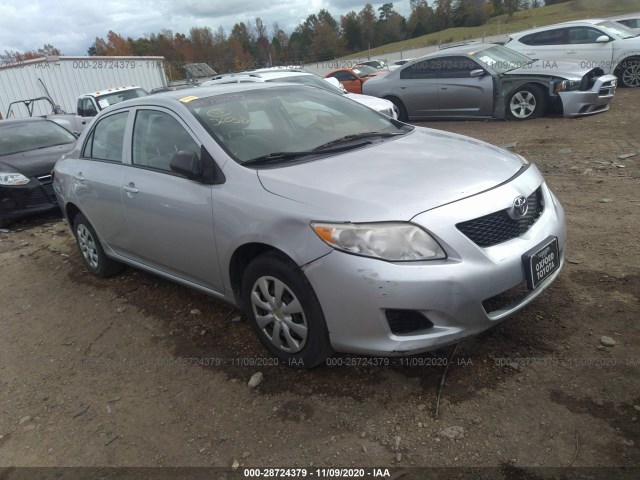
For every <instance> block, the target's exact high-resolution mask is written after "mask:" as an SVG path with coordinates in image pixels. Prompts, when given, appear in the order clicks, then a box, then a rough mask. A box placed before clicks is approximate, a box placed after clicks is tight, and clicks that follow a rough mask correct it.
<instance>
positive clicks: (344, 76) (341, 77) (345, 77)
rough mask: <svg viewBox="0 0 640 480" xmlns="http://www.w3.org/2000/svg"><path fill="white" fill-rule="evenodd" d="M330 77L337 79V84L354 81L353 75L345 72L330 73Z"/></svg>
mask: <svg viewBox="0 0 640 480" xmlns="http://www.w3.org/2000/svg"><path fill="white" fill-rule="evenodd" d="M330 76H331V77H333V78H335V79H337V80H338V81H339V82H347V81H349V80H355V79H356V76H355V75H353V74H351V73H349V72H346V71H344V70H342V71H340V72H336V73H332V74H331V75H330Z"/></svg>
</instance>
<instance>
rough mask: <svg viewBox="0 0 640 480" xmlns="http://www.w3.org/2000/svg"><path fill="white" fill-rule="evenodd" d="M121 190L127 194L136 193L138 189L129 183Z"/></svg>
mask: <svg viewBox="0 0 640 480" xmlns="http://www.w3.org/2000/svg"><path fill="white" fill-rule="evenodd" d="M122 190H124V191H125V192H127V193H138V189H137V188H136V187H135V185H134V184H133V183H130V184H129V185H122Z"/></svg>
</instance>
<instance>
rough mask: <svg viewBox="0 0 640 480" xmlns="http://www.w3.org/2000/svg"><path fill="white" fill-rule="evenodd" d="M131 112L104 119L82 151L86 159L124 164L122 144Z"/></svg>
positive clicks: (92, 132) (97, 124)
mask: <svg viewBox="0 0 640 480" xmlns="http://www.w3.org/2000/svg"><path fill="white" fill-rule="evenodd" d="M128 115H129V112H120V113H116V114H114V115H109V116H108V117H105V118H103V119H102V120H100V121H99V122H98V123H96V125H95V127H94V128H93V130H92V131H91V133H90V134H89V136H88V137H87V141H86V143H85V144H84V148H83V150H82V156H83V157H84V158H91V159H93V160H106V161H111V162H122V143H123V141H124V131H125V127H126V126H127V117H128Z"/></svg>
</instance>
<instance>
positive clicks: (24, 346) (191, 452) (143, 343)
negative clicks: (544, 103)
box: [0, 89, 640, 479]
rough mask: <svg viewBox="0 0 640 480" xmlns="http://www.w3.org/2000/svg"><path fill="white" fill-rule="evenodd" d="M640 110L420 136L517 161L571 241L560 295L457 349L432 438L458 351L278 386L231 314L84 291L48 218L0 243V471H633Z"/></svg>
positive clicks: (135, 274) (630, 98)
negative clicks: (544, 187) (469, 141)
mask: <svg viewBox="0 0 640 480" xmlns="http://www.w3.org/2000/svg"><path fill="white" fill-rule="evenodd" d="M639 106H640V89H638V90H636V91H629V90H624V89H621V90H619V91H618V93H617V95H616V99H615V102H614V105H613V108H612V110H611V111H610V112H608V113H605V114H601V115H597V116H594V117H590V118H584V119H578V120H565V119H562V118H558V117H547V118H544V119H538V120H534V121H530V122H526V123H518V122H456V123H430V124H425V125H427V126H430V127H434V128H439V129H444V130H449V131H454V132H458V133H462V134H466V135H471V136H474V137H477V138H480V139H482V140H486V141H488V142H491V143H493V144H496V145H503V144H507V143H510V142H517V145H516V146H515V148H513V150H514V151H516V152H518V153H520V154H522V155H524V156H526V157H527V158H529V159H530V160H531V161H532V162H534V163H536V164H537V165H538V167H539V168H540V170H541V171H542V172H543V173H544V175H545V177H546V179H547V182H548V183H549V184H550V186H551V187H552V189H553V190H554V191H555V193H556V194H557V196H558V197H559V198H560V200H561V202H562V203H563V204H564V207H565V209H566V212H567V218H568V228H569V247H568V254H567V263H566V265H565V268H564V270H563V272H562V274H561V276H560V277H559V279H558V280H557V282H556V283H555V285H554V287H553V288H551V289H550V290H548V291H547V292H546V293H545V294H544V295H543V296H542V297H541V298H539V299H538V300H537V301H536V302H534V304H533V305H531V306H530V307H528V308H526V309H525V310H524V311H523V312H521V313H520V314H518V315H516V316H515V317H513V318H511V319H509V320H507V321H505V322H504V323H502V324H500V325H499V326H498V327H496V328H494V329H493V330H491V331H489V332H486V333H485V334H483V335H482V336H480V337H478V338H474V339H471V340H467V341H465V342H464V343H462V344H460V345H459V347H458V348H457V351H456V352H455V355H454V356H453V357H452V360H451V363H450V365H449V368H448V371H447V374H446V383H445V385H444V387H443V388H442V396H441V399H440V406H439V416H438V418H437V419H435V418H434V416H435V415H434V414H435V408H436V402H437V395H438V386H439V382H440V379H441V377H442V375H443V373H444V371H445V367H444V366H443V365H444V364H445V362H446V359H447V357H448V356H449V355H451V353H452V348H449V349H446V350H444V351H441V352H436V353H435V354H433V355H425V356H421V357H414V358H413V359H412V360H411V362H409V363H410V365H406V362H405V363H404V364H403V363H400V362H399V361H392V362H391V363H392V365H390V366H387V367H379V366H378V367H375V366H353V365H352V364H354V363H358V362H359V360H358V359H354V358H353V357H349V356H340V357H337V358H338V360H336V363H340V362H341V363H342V364H343V365H342V366H323V367H320V368H318V369H316V370H313V371H310V372H297V371H293V370H290V369H288V368H286V367H283V366H273V365H271V364H270V361H271V360H270V359H269V357H268V355H267V354H266V353H265V352H264V351H263V350H262V349H261V347H260V345H259V344H258V342H257V340H256V339H255V338H254V335H253V333H252V331H251V330H250V327H249V325H248V324H247V323H246V322H240V323H233V322H229V321H228V319H230V318H233V317H235V315H236V313H231V308H230V307H229V306H227V305H224V304H221V303H219V302H217V301H215V300H213V299H211V298H208V297H206V296H204V295H201V294H199V293H196V292H193V291H190V290H188V289H186V288H183V287H180V286H176V285H174V284H171V283H168V282H165V281H164V280H161V279H159V278H157V277H154V276H151V275H148V274H145V273H142V272H140V271H136V270H133V269H128V270H126V271H125V272H124V273H123V274H121V275H119V276H116V277H113V278H110V279H106V280H101V279H97V278H94V277H92V276H91V275H89V274H88V273H87V272H86V271H85V269H84V267H83V265H82V263H81V259H80V256H79V254H78V253H77V250H76V247H75V244H74V242H73V239H72V236H71V234H70V232H69V229H68V228H67V226H66V224H65V223H63V222H62V220H60V219H59V218H56V217H45V218H37V219H32V220H28V221H24V222H22V223H20V224H17V225H14V226H13V227H12V228H11V231H9V232H5V233H1V234H0V261H1V262H2V276H1V277H0V298H2V308H1V309H0V325H1V328H2V335H0V391H1V392H2V393H1V395H0V411H1V415H0V467H8V466H221V467H230V466H231V465H232V464H233V463H234V462H237V464H239V465H241V466H251V467H257V466H260V467H268V466H271V467H282V466H289V467H294V466H300V467H302V466H304V467H309V466H314V467H317V466H323V467H349V466H360V467H371V466H393V467H396V468H398V467H411V466H432V467H435V466H440V467H446V466H471V467H499V472H501V474H502V475H504V477H505V478H506V477H509V476H510V475H511V477H512V478H533V479H535V478H541V477H539V476H538V475H542V473H540V472H538V473H536V472H537V471H531V472H529V473H525V471H524V470H523V469H524V468H527V467H540V466H554V467H566V466H569V465H572V466H574V467H604V466H606V467H612V466H613V467H620V466H630V467H635V468H638V467H640V450H639V449H640V420H639V418H640V323H639V321H638V319H640V306H639V303H638V302H639V293H640V240H639V237H638V232H640V216H639V215H638V208H639V206H640V204H639V202H640V196H639V195H638V187H639V185H640V167H639V164H640V135H639V134H638V125H639V120H640V109H639ZM566 149H570V150H566ZM627 153H637V155H635V156H632V157H629V158H625V159H620V158H619V156H620V155H623V154H627ZM336 301H342V300H341V299H336ZM345 301H346V299H345ZM225 319H226V320H225ZM602 336H608V337H611V338H612V339H613V340H614V341H615V342H616V345H615V346H613V347H605V346H602V345H601V337H602ZM509 359H510V360H509ZM347 364H349V365H347ZM256 372H262V373H263V374H264V381H263V382H262V383H261V384H260V385H259V386H258V387H257V388H255V389H251V388H249V387H248V386H247V382H248V380H249V378H250V377H251V376H252V375H253V374H254V373H256ZM450 427H460V428H450ZM1 473H2V471H1V470H0V477H2V478H5V477H3V476H2V475H1ZM627 473H629V472H627ZM635 473H636V474H637V470H636V471H635ZM526 475H528V476H526ZM494 478H501V477H500V476H497V477H494ZM610 478H614V477H613V476H611V477H610ZM635 478H638V477H635Z"/></svg>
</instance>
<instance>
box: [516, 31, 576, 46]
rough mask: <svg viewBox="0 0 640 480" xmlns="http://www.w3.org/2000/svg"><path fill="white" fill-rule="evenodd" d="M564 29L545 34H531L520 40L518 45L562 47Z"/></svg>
mask: <svg viewBox="0 0 640 480" xmlns="http://www.w3.org/2000/svg"><path fill="white" fill-rule="evenodd" d="M565 32H566V29H564V28H556V29H554V30H547V31H545V32H538V33H532V34H531V35H526V36H524V37H522V38H521V39H520V43H524V44H525V45H564V44H565V43H566V41H565Z"/></svg>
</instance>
